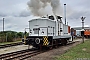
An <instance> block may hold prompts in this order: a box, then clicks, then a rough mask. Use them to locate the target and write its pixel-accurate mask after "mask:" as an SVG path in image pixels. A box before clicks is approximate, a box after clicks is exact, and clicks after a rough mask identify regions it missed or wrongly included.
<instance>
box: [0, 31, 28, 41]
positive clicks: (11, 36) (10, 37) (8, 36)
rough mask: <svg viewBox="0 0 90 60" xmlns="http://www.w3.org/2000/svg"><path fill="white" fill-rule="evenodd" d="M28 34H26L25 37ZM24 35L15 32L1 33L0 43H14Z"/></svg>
mask: <svg viewBox="0 0 90 60" xmlns="http://www.w3.org/2000/svg"><path fill="white" fill-rule="evenodd" d="M28 35H29V34H28V33H26V36H28ZM23 37H24V33H23V32H15V31H4V32H3V31H1V32H0V42H12V41H15V40H16V39H18V38H23Z"/></svg>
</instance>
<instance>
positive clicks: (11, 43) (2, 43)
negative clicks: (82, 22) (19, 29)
mask: <svg viewBox="0 0 90 60" xmlns="http://www.w3.org/2000/svg"><path fill="white" fill-rule="evenodd" d="M17 42H21V40H17V41H15V42H3V43H0V45H5V44H12V43H17Z"/></svg>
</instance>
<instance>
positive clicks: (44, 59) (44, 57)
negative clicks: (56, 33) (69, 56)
mask: <svg viewBox="0 0 90 60" xmlns="http://www.w3.org/2000/svg"><path fill="white" fill-rule="evenodd" d="M80 43H81V40H79V41H78V42H76V43H73V44H70V45H67V46H60V47H59V48H57V49H53V50H50V51H47V52H44V53H41V54H38V55H36V56H33V57H31V58H28V59H27V60H55V57H58V56H60V55H61V54H64V53H65V52H67V51H68V50H69V49H70V48H72V47H74V46H76V45H78V44H80Z"/></svg>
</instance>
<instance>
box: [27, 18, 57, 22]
mask: <svg viewBox="0 0 90 60" xmlns="http://www.w3.org/2000/svg"><path fill="white" fill-rule="evenodd" d="M33 20H50V21H56V20H51V19H49V18H36V19H31V20H29V22H30V21H33Z"/></svg>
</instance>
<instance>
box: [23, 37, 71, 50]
mask: <svg viewBox="0 0 90 60" xmlns="http://www.w3.org/2000/svg"><path fill="white" fill-rule="evenodd" d="M69 39H70V38H57V39H53V36H48V37H47V36H28V37H27V38H26V40H25V41H24V42H25V44H26V45H32V46H33V47H35V48H38V49H43V48H50V49H52V48H53V47H58V46H59V45H66V44H67V43H68V41H69Z"/></svg>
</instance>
